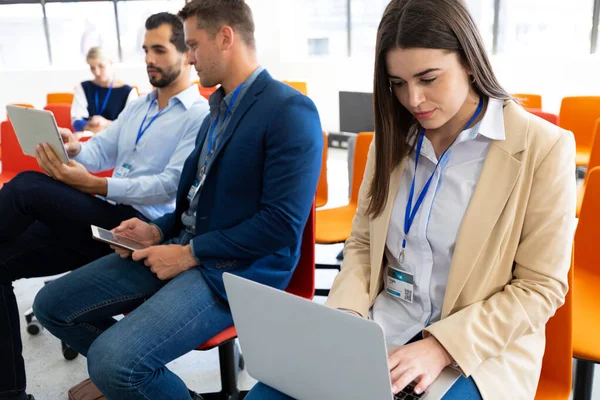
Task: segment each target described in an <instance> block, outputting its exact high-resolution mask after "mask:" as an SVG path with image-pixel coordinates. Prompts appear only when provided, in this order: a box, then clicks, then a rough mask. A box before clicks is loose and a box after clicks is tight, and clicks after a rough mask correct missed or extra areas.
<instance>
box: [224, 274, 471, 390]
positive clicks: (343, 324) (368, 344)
mask: <svg viewBox="0 0 600 400" xmlns="http://www.w3.org/2000/svg"><path fill="white" fill-rule="evenodd" d="M223 280H224V281H225V289H226V291H227V296H228V298H229V304H230V306H231V311H232V314H233V320H234V322H235V326H236V329H237V333H238V337H239V340H240V346H241V348H242V352H243V353H244V360H245V362H246V367H247V369H248V373H249V374H250V376H252V377H253V378H255V379H257V380H259V381H261V382H263V383H264V384H266V385H269V386H271V387H273V388H275V389H277V390H279V391H280V392H283V393H285V394H287V395H288V396H291V397H294V398H296V399H298V400H304V399H306V400H315V399H317V400H319V399H323V400H336V399H340V400H341V399H344V400H348V399H357V400H364V399H369V400H393V399H408V400H413V399H427V400H437V399H441V398H442V396H443V395H444V394H445V393H446V392H447V391H448V389H449V388H450V387H451V386H452V385H453V384H454V382H456V380H457V379H458V377H459V373H458V372H457V371H455V370H453V369H452V368H446V369H444V370H443V371H442V374H441V375H440V376H439V377H438V379H437V380H436V381H435V382H434V383H433V384H432V385H431V386H430V387H429V389H428V390H427V391H426V392H425V393H424V394H422V395H421V396H416V395H415V394H414V392H413V391H412V389H411V388H407V389H406V390H405V391H403V392H401V393H399V394H398V395H396V396H394V395H393V394H392V385H391V382H390V374H389V370H388V364H387V351H386V346H385V337H384V334H383V329H382V328H381V327H380V326H379V325H378V324H376V323H375V322H373V321H369V320H367V319H364V318H359V317H356V316H353V315H350V314H348V313H345V312H342V311H338V310H334V309H331V308H328V307H325V306H322V305H320V304H317V303H313V302H311V301H308V300H306V299H303V298H301V297H297V296H294V295H291V294H288V293H286V292H283V291H281V290H277V289H273V288H271V287H268V286H264V285H261V284H258V283H256V282H253V281H249V280H247V279H244V278H240V277H238V276H235V275H231V274H229V273H225V274H224V275H223Z"/></svg>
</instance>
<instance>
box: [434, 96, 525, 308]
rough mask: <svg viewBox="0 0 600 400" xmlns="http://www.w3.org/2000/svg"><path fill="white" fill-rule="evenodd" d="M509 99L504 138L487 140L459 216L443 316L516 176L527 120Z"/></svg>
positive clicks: (473, 260)
mask: <svg viewBox="0 0 600 400" xmlns="http://www.w3.org/2000/svg"><path fill="white" fill-rule="evenodd" d="M521 113H525V111H524V110H522V109H521V108H520V107H519V106H517V105H516V104H515V103H513V102H506V103H505V105H504V126H505V131H506V140H504V141H495V142H493V143H492V144H491V146H490V149H489V152H488V154H487V157H486V159H485V162H484V165H483V169H482V171H481V175H480V177H479V181H478V183H477V186H476V187H475V192H474V193H473V197H472V198H471V202H470V203H469V207H468V208H467V211H466V213H465V216H464V218H463V220H462V223H461V226H460V229H459V231H458V236H457V239H456V246H455V251H454V256H453V258H452V264H451V266H450V275H449V277H448V285H447V287H446V295H445V297H444V305H443V308H442V318H444V317H445V316H447V315H448V314H449V313H450V311H451V310H452V308H453V307H454V305H455V304H456V301H457V299H458V297H459V295H460V292H461V291H462V289H463V287H464V285H465V283H466V282H467V280H468V278H469V275H470V274H471V271H472V270H473V268H474V267H475V265H476V264H477V260H478V259H479V255H480V253H481V251H482V250H483V247H484V245H485V243H486V242H487V240H488V238H489V236H490V234H491V233H492V230H493V229H494V226H495V225H496V222H497V221H498V218H499V217H500V214H501V213H502V211H503V210H504V207H505V206H506V203H507V201H508V199H509V197H510V195H511V193H512V191H513V189H514V187H515V184H516V183H517V180H518V179H519V176H520V173H521V167H522V163H521V161H520V160H519V159H518V158H517V157H515V156H516V154H518V153H520V152H522V151H523V150H524V149H525V141H526V136H527V120H528V117H527V116H526V115H525V116H523V115H516V114H521Z"/></svg>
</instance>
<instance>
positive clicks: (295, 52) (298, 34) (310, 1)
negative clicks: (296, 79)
mask: <svg viewBox="0 0 600 400" xmlns="http://www.w3.org/2000/svg"><path fill="white" fill-rule="evenodd" d="M281 7H282V11H283V14H284V15H285V23H284V24H282V25H281V58H282V60H285V61H298V60H302V59H306V58H309V57H345V56H346V55H347V54H348V33H347V32H348V30H347V5H346V0H303V1H298V0H284V1H282V4H281Z"/></svg>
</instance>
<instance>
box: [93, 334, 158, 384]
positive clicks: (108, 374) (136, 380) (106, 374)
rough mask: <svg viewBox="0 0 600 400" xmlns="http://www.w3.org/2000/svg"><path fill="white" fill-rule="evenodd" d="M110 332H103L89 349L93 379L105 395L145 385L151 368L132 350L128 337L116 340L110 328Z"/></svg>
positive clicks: (150, 373)
mask: <svg viewBox="0 0 600 400" xmlns="http://www.w3.org/2000/svg"><path fill="white" fill-rule="evenodd" d="M107 332H108V333H107ZM107 332H105V333H104V334H102V335H100V336H99V337H98V338H97V339H96V340H95V341H94V343H92V346H91V347H90V349H89V350H88V354H87V363H88V373H89V375H90V379H91V380H92V381H93V382H94V383H95V384H96V386H98V388H99V389H100V391H102V392H103V393H106V394H112V393H115V392H118V391H121V390H128V389H132V388H134V387H136V386H141V385H143V383H144V382H145V381H146V380H147V379H149V378H150V377H151V375H152V371H151V370H145V369H144V364H143V363H142V362H140V361H141V360H140V357H141V355H140V354H139V353H137V352H135V350H133V348H134V347H135V346H133V343H131V342H130V341H128V340H127V339H126V338H121V339H122V340H115V338H114V337H112V335H111V334H110V331H107Z"/></svg>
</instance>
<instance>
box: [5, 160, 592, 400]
mask: <svg viewBox="0 0 600 400" xmlns="http://www.w3.org/2000/svg"><path fill="white" fill-rule="evenodd" d="M328 178H329V179H328V181H329V202H328V206H332V207H333V206H339V205H343V204H345V203H347V199H348V172H347V163H346V151H345V150H341V149H330V151H329V161H328ZM340 250H341V245H333V246H317V262H322V263H327V262H334V261H335V256H336V254H337V253H338V252H339V251H340ZM334 277H335V272H332V271H317V278H316V284H317V287H322V288H325V287H330V285H331V283H332V281H333V279H334ZM14 286H15V293H16V296H17V301H18V303H19V309H20V310H21V311H22V312H24V311H25V310H27V309H28V308H30V307H31V304H32V302H33V299H34V297H35V294H36V293H37V291H38V290H39V289H40V288H41V287H42V286H43V279H42V278H40V279H22V280H19V281H17V282H15V285H14ZM315 301H317V302H323V301H324V299H323V298H316V299H315ZM21 331H22V337H23V355H24V358H25V363H26V369H27V377H28V392H29V393H32V394H34V395H35V396H36V399H37V400H59V399H67V391H68V389H69V388H70V387H71V386H73V385H75V384H77V383H79V382H80V381H82V380H83V379H85V378H87V369H86V364H85V359H84V358H83V357H81V356H79V357H77V358H76V359H75V360H73V361H67V360H65V359H64V358H63V357H62V355H61V351H60V342H59V341H58V340H57V339H56V338H54V337H53V336H52V335H50V334H49V333H48V332H46V331H42V333H40V334H39V335H37V336H31V335H29V334H27V332H26V331H25V323H24V321H22V325H21ZM168 367H169V368H170V369H171V370H172V371H174V372H175V373H177V374H178V375H179V376H180V377H181V378H182V379H183V380H184V381H185V382H186V384H187V385H188V387H189V388H191V389H193V390H195V391H198V392H212V391H218V390H219V389H220V383H219V382H220V381H219V361H218V353H217V350H211V351H207V352H198V351H193V352H191V353H189V354H186V355H185V356H183V357H181V358H179V359H178V360H175V361H173V362H172V363H170V364H169V365H168ZM254 383H255V381H254V379H252V378H251V377H250V376H249V375H248V374H247V373H246V372H245V371H242V373H241V375H240V382H239V386H240V388H241V389H245V390H247V389H250V388H251V387H252V386H253V385H254ZM594 383H595V387H596V388H600V372H598V373H597V374H596V378H595V379H594ZM593 400H600V389H597V390H596V391H595V392H594V395H593Z"/></svg>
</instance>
